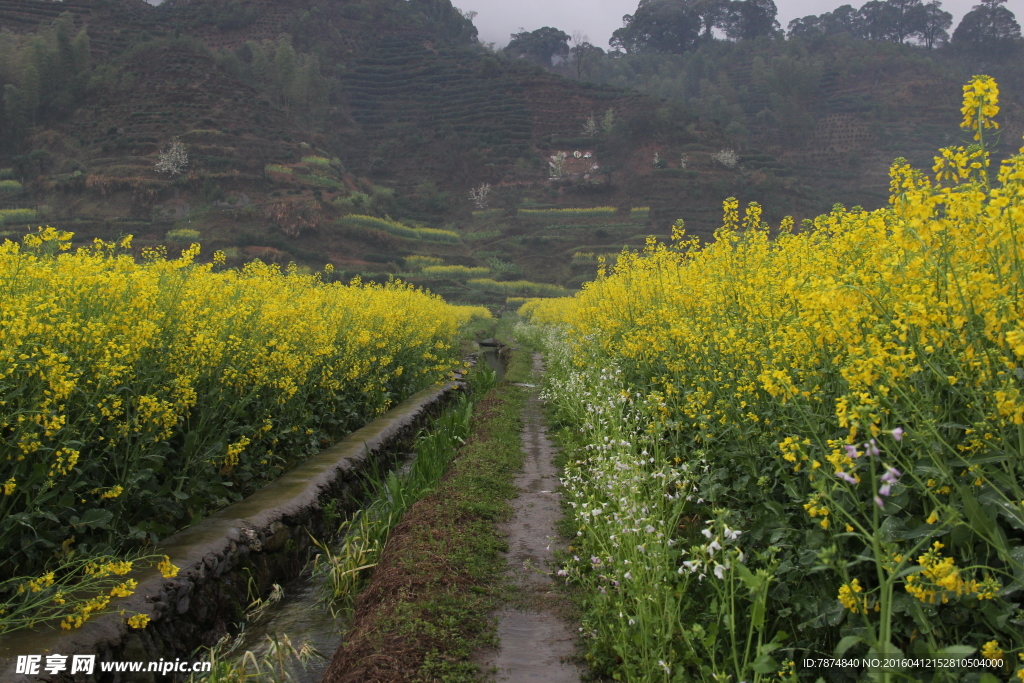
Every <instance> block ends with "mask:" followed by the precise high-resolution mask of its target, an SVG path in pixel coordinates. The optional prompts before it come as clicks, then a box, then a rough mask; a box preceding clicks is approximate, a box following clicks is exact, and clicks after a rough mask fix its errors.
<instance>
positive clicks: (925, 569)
mask: <svg viewBox="0 0 1024 683" xmlns="http://www.w3.org/2000/svg"><path fill="white" fill-rule="evenodd" d="M944 547H945V546H944V545H943V544H942V543H940V542H939V541H936V542H935V543H933V544H932V547H931V548H930V549H929V550H928V551H926V552H925V553H923V554H921V555H920V556H919V557H918V558H917V563H918V564H919V565H920V566H921V567H922V570H921V571H920V572H918V573H916V574H911V575H910V576H908V577H907V580H906V590H907V592H908V593H910V594H911V595H913V596H914V597H915V598H917V599H918V600H920V601H921V602H926V603H930V604H936V603H938V602H940V601H941V602H942V603H943V604H945V603H948V602H949V600H950V598H953V597H959V596H962V595H973V596H974V597H976V598H977V599H978V600H994V599H995V597H996V594H997V593H998V592H999V591H1000V590H1001V589H1002V587H1003V586H1002V584H1001V583H1000V582H999V581H998V580H997V579H995V578H993V577H991V576H986V577H985V579H984V580H982V581H975V580H973V579H972V580H969V581H965V580H964V579H963V577H962V576H961V573H960V569H959V568H958V567H957V566H956V560H955V559H954V558H952V557H943V556H942V554H941V552H940V551H941V550H942V548H944Z"/></svg>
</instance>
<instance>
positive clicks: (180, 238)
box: [164, 228, 200, 242]
mask: <svg viewBox="0 0 1024 683" xmlns="http://www.w3.org/2000/svg"><path fill="white" fill-rule="evenodd" d="M199 236H200V232H199V231H198V230H191V229H189V228H179V229H178V230H168V231H167V234H165V235H164V239H165V240H167V241H168V242H194V241H195V240H198V239H199Z"/></svg>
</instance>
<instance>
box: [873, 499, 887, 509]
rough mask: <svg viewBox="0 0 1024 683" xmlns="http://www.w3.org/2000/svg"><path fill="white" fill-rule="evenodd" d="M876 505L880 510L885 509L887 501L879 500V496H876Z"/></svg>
mask: <svg viewBox="0 0 1024 683" xmlns="http://www.w3.org/2000/svg"><path fill="white" fill-rule="evenodd" d="M875 505H877V506H878V509H879V510H881V509H882V508H884V507H885V501H884V500H882V499H881V498H879V497H878V496H875Z"/></svg>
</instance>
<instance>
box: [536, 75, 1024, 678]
mask: <svg viewBox="0 0 1024 683" xmlns="http://www.w3.org/2000/svg"><path fill="white" fill-rule="evenodd" d="M998 111H999V108H998V88H997V85H996V83H995V81H993V80H992V79H991V78H988V77H983V76H979V77H975V78H974V79H973V80H972V81H971V83H969V84H968V85H967V86H965V88H964V103H963V109H962V113H963V116H964V119H963V130H964V131H966V134H967V136H968V138H971V139H969V140H967V141H966V142H967V144H965V145H963V146H959V147H951V148H947V149H943V150H941V151H940V153H939V155H938V156H937V157H936V159H935V164H934V167H933V168H932V169H931V173H927V172H924V171H919V170H916V169H913V168H911V167H910V165H909V164H907V163H906V162H905V161H904V160H901V159H898V160H896V162H895V163H894V164H893V166H892V170H891V198H890V204H889V206H888V207H886V208H883V209H879V210H875V211H865V210H862V209H860V208H853V209H846V208H844V207H842V206H836V207H835V208H834V209H833V211H832V212H831V213H829V214H828V215H824V216H820V217H818V218H817V219H815V220H813V221H809V222H808V223H807V224H805V225H803V226H796V225H794V224H793V221H792V220H785V221H783V223H782V225H780V226H778V228H770V227H769V226H768V225H766V224H765V223H764V222H763V221H762V219H761V210H760V208H759V207H758V205H756V204H751V205H749V206H748V207H747V208H746V209H745V211H743V212H742V214H741V211H740V207H739V205H738V203H737V202H736V201H735V200H733V199H730V200H727V201H726V202H725V205H724V220H723V225H722V227H721V228H720V229H719V230H718V231H717V232H716V234H715V240H714V241H713V242H712V243H710V244H708V245H706V246H700V245H698V244H697V243H696V242H695V241H694V240H691V239H689V238H687V237H686V235H685V232H684V230H683V226H682V223H679V224H677V226H676V229H675V231H674V235H673V239H672V241H671V243H669V244H660V243H657V242H656V241H654V240H653V239H652V240H650V241H649V242H648V245H647V247H646V249H645V250H643V252H642V253H639V254H637V253H623V254H622V255H621V256H620V257H619V259H618V263H617V265H616V266H615V267H614V269H602V271H601V272H600V273H599V276H598V279H597V280H596V281H595V282H593V283H590V284H589V285H587V286H585V288H584V290H583V291H582V292H581V293H580V294H578V295H577V296H576V297H574V298H572V299H560V300H548V301H540V300H535V301H529V302H527V303H526V304H525V305H524V306H523V308H522V309H521V312H522V313H523V314H524V316H526V317H528V318H530V319H531V320H532V326H524V327H522V328H521V332H522V333H523V334H540V335H546V337H547V339H548V341H547V343H548V345H549V348H551V350H552V351H551V355H552V366H553V371H552V379H551V381H550V382H549V383H548V386H547V388H546V396H547V397H548V399H549V401H550V402H551V403H552V405H553V406H554V410H555V412H556V414H557V415H558V416H559V419H560V421H561V423H562V424H563V425H564V426H565V429H564V431H563V438H564V440H565V443H566V445H567V448H568V449H569V457H568V464H567V466H566V475H565V480H564V483H565V486H566V488H567V493H568V499H569V504H570V506H571V510H572V516H573V518H574V520H575V524H576V530H577V531H576V540H575V542H574V543H573V545H572V548H571V549H570V554H571V557H570V558H569V559H568V560H567V562H566V563H565V566H564V568H563V569H562V571H561V574H562V575H563V576H565V577H566V580H567V581H570V582H574V583H575V584H577V585H578V586H580V588H581V589H582V590H581V595H583V596H584V597H583V598H582V603H581V604H582V607H583V632H584V635H585V636H586V637H587V641H588V643H589V647H588V652H589V654H588V658H589V660H590V661H591V663H592V665H593V666H594V668H595V669H596V670H597V671H598V672H600V673H602V674H607V675H612V676H613V677H615V678H616V679H617V680H630V681H688V680H703V681H729V680H731V681H735V682H738V681H766V680H783V681H796V680H801V681H815V680H819V679H824V680H844V681H845V680H849V681H853V680H868V678H870V680H878V681H895V680H926V681H954V680H956V681H960V680H964V681H967V680H971V681H1007V680H1011V679H1012V680H1024V610H1022V609H1021V607H1020V604H1021V597H1022V589H1024V321H1022V312H1024V310H1022V308H1024V241H1022V234H1021V233H1022V231H1024V149H1022V150H1021V153H1020V154H1017V155H1016V156H1012V157H1010V158H1009V159H1007V160H1006V161H1004V162H1003V163H1002V164H1001V165H999V166H998V167H995V165H994V164H992V163H991V162H990V157H989V150H990V148H991V146H992V140H993V139H994V136H995V134H996V133H997V132H998V130H997V129H998V124H997V122H996V120H995V117H996V116H997V114H998ZM606 270H607V271H608V272H605V271H606ZM831 657H837V658H848V659H849V660H851V663H852V665H851V666H845V667H835V668H833V669H831V670H826V669H824V668H816V667H821V666H823V665H821V664H815V661H817V660H820V659H821V658H831ZM854 658H856V661H853V660H854ZM861 658H868V663H867V664H864V662H863V660H862V659H861ZM830 661H831V660H830ZM937 662H938V663H937Z"/></svg>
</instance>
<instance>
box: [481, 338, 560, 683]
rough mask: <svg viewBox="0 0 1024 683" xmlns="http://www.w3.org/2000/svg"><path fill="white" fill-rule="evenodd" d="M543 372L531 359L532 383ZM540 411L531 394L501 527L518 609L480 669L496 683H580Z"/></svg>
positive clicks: (550, 454)
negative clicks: (559, 581)
mask: <svg viewBox="0 0 1024 683" xmlns="http://www.w3.org/2000/svg"><path fill="white" fill-rule="evenodd" d="M543 371H544V364H543V360H542V357H541V356H540V354H534V356H533V374H534V378H535V379H539V378H540V375H541V373H543ZM541 404H542V401H541V400H540V398H539V397H538V396H537V394H536V393H534V395H533V396H531V397H530V398H529V399H527V401H526V405H525V407H524V410H523V431H522V449H523V471H522V473H521V474H519V475H518V476H517V477H516V479H515V486H516V488H518V489H519V497H518V498H516V499H514V500H513V501H512V505H513V507H514V509H515V513H514V516H513V518H512V520H511V521H510V522H509V523H508V524H507V525H505V530H506V531H507V533H508V545H509V552H508V572H509V574H510V576H511V577H512V581H513V585H514V586H515V587H516V589H517V593H518V594H519V595H518V596H517V597H518V598H520V599H518V600H517V601H516V602H517V603H518V606H519V607H520V608H519V609H511V608H510V609H504V610H502V611H500V612H499V613H498V615H497V616H498V638H499V640H500V647H499V648H498V649H497V650H496V651H492V652H490V653H487V654H486V656H484V657H483V658H482V661H481V664H482V665H483V668H484V670H485V671H487V670H489V669H497V672H498V673H497V680H499V681H507V682H508V683H518V682H519V681H545V682H547V683H578V681H579V680H580V673H579V670H578V669H577V667H576V666H575V665H574V664H573V663H572V662H571V661H570V660H571V658H572V657H573V655H574V653H575V644H574V643H575V636H574V634H573V632H572V630H571V629H570V627H569V625H568V624H567V623H566V622H565V620H564V618H563V616H562V615H561V613H563V612H564V608H565V603H566V600H565V598H564V597H563V596H562V595H561V594H559V593H558V592H557V591H556V589H555V585H554V578H555V577H554V572H555V571H557V567H556V566H555V564H554V550H555V549H556V548H558V547H559V545H560V541H559V540H558V533H557V531H556V530H555V523H556V522H557V521H558V519H559V518H560V517H561V509H560V507H559V496H558V494H557V493H556V490H557V488H558V470H557V468H556V467H555V465H554V463H553V459H554V457H555V454H556V453H557V449H556V448H555V446H554V444H552V443H551V440H550V439H548V436H547V428H546V427H545V426H544V420H543V415H542V414H541Z"/></svg>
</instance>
